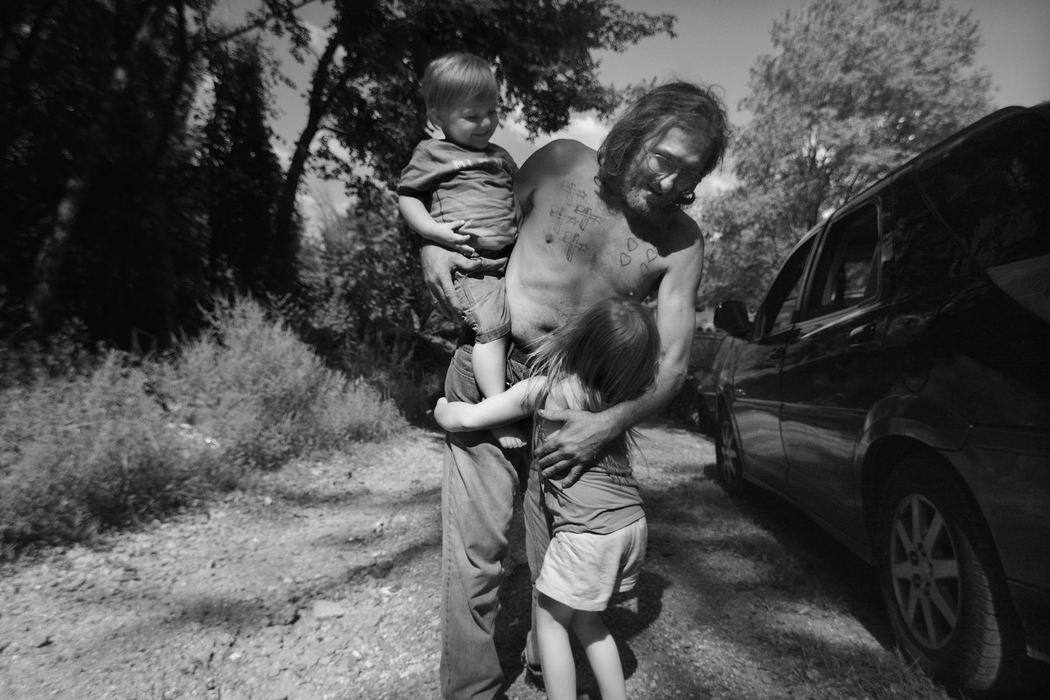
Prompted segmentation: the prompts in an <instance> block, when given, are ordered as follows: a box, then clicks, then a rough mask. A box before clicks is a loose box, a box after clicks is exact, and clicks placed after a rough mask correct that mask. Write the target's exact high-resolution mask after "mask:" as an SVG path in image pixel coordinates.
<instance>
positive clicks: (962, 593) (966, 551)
mask: <svg viewBox="0 0 1050 700" xmlns="http://www.w3.org/2000/svg"><path fill="white" fill-rule="evenodd" d="M881 503H882V506H881V508H880V510H879V516H878V521H877V522H878V525H877V532H876V538H875V541H876V553H877V556H878V565H879V585H880V589H881V592H882V598H883V602H884V604H885V606H886V610H887V613H888V615H889V618H890V623H891V625H892V627H893V631H894V634H895V636H896V638H897V643H898V646H899V648H900V649H901V651H902V652H903V653H904V655H905V656H906V657H907V658H908V659H910V660H912V661H914V662H916V663H917V664H918V665H919V666H920V667H922V668H923V670H925V671H926V672H927V673H928V674H929V675H930V676H931V677H933V678H934V679H936V680H938V681H940V682H942V683H944V684H946V685H948V686H950V687H953V688H957V689H959V690H962V691H963V692H964V693H966V694H967V695H969V696H973V697H982V696H989V695H998V694H1001V693H1003V692H1004V691H1006V689H1007V688H1006V686H1007V685H1008V684H1009V683H1011V682H1012V681H1013V680H1014V679H1015V678H1016V677H1017V675H1018V673H1019V670H1020V666H1021V663H1022V661H1023V658H1024V644H1023V638H1022V634H1021V632H1020V624H1019V622H1018V621H1017V616H1016V614H1015V613H1014V611H1013V607H1012V603H1011V601H1010V598H1009V593H1008V591H1007V587H1006V580H1005V577H1004V576H1003V574H1002V571H1001V568H1000V566H999V559H998V556H997V554H996V552H995V547H994V544H993V542H992V538H991V535H990V534H989V532H988V530H987V527H986V526H985V525H984V520H983V518H982V517H981V514H980V511H979V510H978V508H977V505H976V503H975V502H974V501H973V499H972V498H971V497H970V494H969V493H968V492H967V491H966V489H965V488H964V487H963V486H962V485H961V483H960V482H959V480H958V478H957V477H956V476H955V474H954V472H952V471H951V470H950V469H948V468H947V467H946V466H945V465H944V464H943V463H942V462H940V461H939V460H938V459H937V458H936V457H935V456H933V455H926V454H916V455H911V456H909V457H907V458H905V459H904V460H902V461H901V463H900V464H898V465H897V467H896V468H895V469H894V471H893V473H892V474H891V476H890V478H889V481H888V483H887V488H886V490H885V491H884V497H883V499H882V501H881Z"/></svg>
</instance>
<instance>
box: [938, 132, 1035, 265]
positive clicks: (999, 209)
mask: <svg viewBox="0 0 1050 700" xmlns="http://www.w3.org/2000/svg"><path fill="white" fill-rule="evenodd" d="M919 180H920V182H921V183H922V187H923V190H924V191H925V192H926V194H927V195H928V196H929V198H930V201H931V203H932V204H933V207H934V209H936V210H937V213H938V214H939V215H940V216H941V218H942V219H943V220H944V221H945V222H946V223H947V224H948V226H949V227H950V228H951V229H952V231H953V232H954V233H955V235H957V236H958V237H959V238H960V239H961V241H962V243H963V245H964V246H965V247H966V248H967V250H969V251H970V254H971V255H973V256H974V258H975V259H976V260H977V262H978V263H980V264H981V266H982V267H984V268H985V269H988V268H992V267H996V266H999V265H1007V264H1010V263H1015V262H1018V261H1020V260H1026V259H1030V258H1036V257H1039V256H1045V255H1048V254H1050V225H1048V224H1050V195H1048V193H1050V123H1048V122H1047V120H1046V119H1044V118H1039V117H1038V116H1035V115H1021V116H1019V117H1015V118H1013V119H1011V120H1009V121H1007V122H1004V123H1003V124H1000V125H998V126H997V128H995V129H994V130H992V131H989V132H988V133H984V134H980V135H978V136H976V137H974V138H973V139H971V140H970V141H968V142H966V143H964V144H962V145H961V146H959V147H958V148H956V149H953V150H951V151H950V152H949V153H948V154H947V155H946V156H945V157H943V158H942V159H940V160H939V161H936V162H934V163H933V164H931V165H930V166H929V167H927V168H924V169H923V171H922V172H921V173H920V175H919Z"/></svg>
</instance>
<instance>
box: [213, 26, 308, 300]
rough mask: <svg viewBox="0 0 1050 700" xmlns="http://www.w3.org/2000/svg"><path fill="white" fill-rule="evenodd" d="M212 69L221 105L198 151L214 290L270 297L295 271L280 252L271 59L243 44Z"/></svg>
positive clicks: (217, 54)
mask: <svg viewBox="0 0 1050 700" xmlns="http://www.w3.org/2000/svg"><path fill="white" fill-rule="evenodd" d="M209 68H210V71H211V73H212V75H213V76H214V80H213V83H212V85H213V87H212V92H213V95H214V103H213V105H212V116H211V119H210V120H209V121H208V123H207V124H206V126H205V127H204V134H203V135H204V138H203V141H202V143H201V147H200V149H199V151H198V153H199V159H200V160H199V162H200V166H201V168H202V170H203V175H204V177H205V179H206V181H207V186H206V188H205V192H204V195H205V198H206V201H207V217H208V226H209V229H210V245H209V251H208V256H207V258H208V268H209V276H210V280H209V281H210V287H211V291H212V292H213V293H216V294H223V295H227V294H236V293H245V292H250V293H252V294H255V295H258V296H263V295H265V294H266V293H267V292H268V291H270V290H271V289H275V288H278V287H283V286H286V285H287V283H288V280H291V279H293V278H294V270H293V269H292V268H294V265H295V260H294V258H287V257H284V256H278V255H277V254H276V253H277V250H278V247H279V246H278V242H277V240H276V236H277V233H276V230H275V226H274V213H275V208H276V203H277V197H278V193H279V192H280V189H281V183H282V182H283V173H282V172H281V166H280V163H278V162H277V156H276V155H274V153H273V149H272V148H271V146H270V142H271V139H272V137H273V133H272V130H271V129H270V128H269V127H268V126H267V124H266V120H267V117H268V116H270V107H269V100H270V94H269V89H268V86H267V84H266V82H265V75H266V69H265V55H264V52H263V51H262V49H261V48H260V45H259V43H258V42H249V41H244V40H239V41H235V42H233V43H232V44H231V45H230V46H229V47H224V48H223V50H220V51H214V52H212V55H211V56H210V57H209ZM293 233H294V232H293Z"/></svg>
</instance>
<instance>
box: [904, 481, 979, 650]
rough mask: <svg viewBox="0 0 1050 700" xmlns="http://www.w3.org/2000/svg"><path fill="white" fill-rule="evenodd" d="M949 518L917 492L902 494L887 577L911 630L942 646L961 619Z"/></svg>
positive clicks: (926, 643)
mask: <svg viewBox="0 0 1050 700" xmlns="http://www.w3.org/2000/svg"><path fill="white" fill-rule="evenodd" d="M957 551H958V550H957V549H956V547H955V542H954V541H953V540H952V535H951V532H950V529H949V527H948V523H947V522H946V521H945V520H944V517H943V516H942V515H941V513H940V511H939V510H938V509H937V507H936V506H935V505H934V504H933V503H932V502H931V501H930V500H929V499H927V498H925V497H923V496H921V495H919V494H910V495H908V496H906V497H905V498H904V499H902V500H901V502H900V504H898V506H897V512H896V514H895V515H894V518H893V527H892V530H891V532H890V562H889V564H890V580H891V583H892V585H893V593H894V596H895V598H896V603H897V610H898V611H899V612H900V616H901V619H902V620H903V621H904V624H905V625H906V626H907V628H908V631H909V632H910V633H911V635H912V636H913V637H914V638H915V639H916V640H918V641H919V643H920V644H922V645H923V646H924V647H926V648H928V649H941V648H943V647H944V646H945V645H946V644H947V643H948V642H949V641H950V640H951V638H952V634H953V633H954V631H955V629H956V627H957V626H958V623H959V612H960V608H961V603H962V591H961V588H962V582H961V580H960V576H959V558H958V554H957Z"/></svg>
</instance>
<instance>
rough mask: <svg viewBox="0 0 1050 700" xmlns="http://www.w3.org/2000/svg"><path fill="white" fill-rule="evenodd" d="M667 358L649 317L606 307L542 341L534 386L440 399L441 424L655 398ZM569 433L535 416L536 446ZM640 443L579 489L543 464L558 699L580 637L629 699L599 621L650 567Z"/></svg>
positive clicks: (603, 676)
mask: <svg viewBox="0 0 1050 700" xmlns="http://www.w3.org/2000/svg"><path fill="white" fill-rule="evenodd" d="M659 351H660V336H659V332H658V331H657V328H656V323H655V321H654V319H653V316H652V314H651V313H650V312H649V310H648V309H647V308H646V307H644V306H642V305H641V304H639V303H638V302H634V301H626V300H619V299H609V300H605V301H601V302H598V303H597V304H595V305H594V306H592V307H591V308H590V309H588V310H587V311H586V312H584V313H583V314H581V315H579V316H577V317H575V318H574V319H572V320H571V321H569V322H568V323H567V324H565V325H564V326H562V327H560V328H559V329H558V330H556V331H555V332H554V333H551V334H550V335H548V336H546V337H544V339H543V340H541V341H540V343H539V344H538V346H537V348H536V350H535V351H534V352H533V354H532V357H531V366H532V374H531V376H530V377H529V378H528V379H525V380H524V381H521V382H518V383H517V384H515V385H514V386H512V387H511V388H510V389H508V390H507V391H506V392H505V393H503V394H499V395H496V396H493V397H490V398H487V399H485V400H484V401H482V402H481V403H478V404H468V403H463V402H453V403H449V402H447V401H446V400H445V399H444V398H442V399H439V400H438V404H437V406H436V407H435V408H434V417H435V418H436V419H437V422H438V423H439V424H440V425H441V427H443V428H444V429H445V430H448V431H452V432H456V431H470V430H483V429H487V428H490V427H492V426H498V425H505V424H508V423H513V422H515V421H519V420H521V419H522V418H525V417H529V416H533V415H534V414H535V412H536V411H537V410H539V409H541V408H546V409H566V408H569V409H584V410H588V411H601V410H603V409H605V408H608V407H609V406H611V405H613V404H616V403H619V402H621V401H627V400H629V399H633V398H635V397H637V396H639V395H640V394H642V393H643V392H644V391H645V390H646V389H647V388H648V387H649V385H650V384H651V383H652V382H653V381H654V378H655V377H656V364H657V359H658V355H659ZM558 427H559V425H558V424H556V423H553V422H551V421H546V420H543V419H540V418H538V417H536V418H535V420H534V426H533V444H534V445H537V444H539V443H541V442H542V441H543V440H544V438H545V437H546V436H547V435H549V434H551V433H553V432H554V431H556V430H557V429H558ZM631 442H632V441H631V436H630V435H628V434H624V435H621V436H619V438H617V439H616V440H614V441H612V442H611V443H610V444H609V446H607V447H606V449H605V450H604V452H603V453H602V454H601V455H600V456H599V458H598V460H597V461H596V463H595V464H594V465H593V466H592V467H591V468H590V469H588V470H586V471H585V472H584V473H583V476H581V477H580V479H579V481H577V482H576V483H574V484H572V485H571V486H567V487H565V486H562V485H559V484H558V483H557V482H555V481H553V480H551V479H546V478H544V477H543V476H542V472H541V471H540V470H539V469H538V468H537V467H536V466H535V463H534V466H533V469H532V474H531V475H530V478H531V479H535V480H540V481H538V482H537V483H540V484H541V487H542V502H540V503H527V505H526V507H527V508H528V507H539V508H541V509H542V511H543V513H542V515H543V518H544V520H545V521H546V523H547V525H548V527H549V529H550V534H551V540H550V544H549V546H548V548H547V552H546V554H545V555H544V558H543V565H542V566H541V568H540V571H539V575H538V577H537V578H536V583H535V586H536V591H537V594H538V602H539V609H538V610H537V617H536V635H537V641H538V642H539V649H540V664H541V667H542V669H543V680H544V683H545V686H546V689H547V693H548V695H549V697H550V698H552V700H558V699H559V698H575V697H576V669H575V665H574V663H573V659H572V650H571V648H570V646H569V636H568V630H569V628H571V629H572V630H573V631H574V632H575V633H576V636H577V637H578V638H579V640H580V643H581V644H582V645H583V647H584V650H585V651H586V654H587V660H588V661H589V662H590V664H591V668H592V669H593V670H594V675H595V677H596V679H597V681H598V687H599V690H600V691H601V696H602V698H604V699H605V700H614V699H615V698H625V697H626V688H625V685H624V678H623V668H622V666H621V665H620V656H619V652H618V651H617V649H616V642H615V641H614V640H613V638H612V636H611V635H610V634H609V630H608V628H607V627H606V626H605V623H604V622H602V619H601V617H600V615H599V613H600V612H601V611H603V610H605V608H606V607H607V606H608V603H609V599H610V598H611V597H612V595H613V594H614V593H617V592H621V591H628V590H630V589H632V588H633V587H634V585H635V583H636V582H637V580H638V573H639V571H640V569H641V565H642V561H643V559H644V558H645V544H646V537H647V527H646V520H645V511H644V509H643V506H642V499H641V495H640V494H639V491H638V485H637V482H635V480H634V478H633V477H632V475H631V467H630V462H629V459H628V453H629V448H630V445H631ZM526 522H529V519H528V518H527V519H526ZM540 522H543V520H540ZM535 573H536V572H533V574H535Z"/></svg>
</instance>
